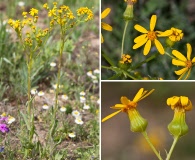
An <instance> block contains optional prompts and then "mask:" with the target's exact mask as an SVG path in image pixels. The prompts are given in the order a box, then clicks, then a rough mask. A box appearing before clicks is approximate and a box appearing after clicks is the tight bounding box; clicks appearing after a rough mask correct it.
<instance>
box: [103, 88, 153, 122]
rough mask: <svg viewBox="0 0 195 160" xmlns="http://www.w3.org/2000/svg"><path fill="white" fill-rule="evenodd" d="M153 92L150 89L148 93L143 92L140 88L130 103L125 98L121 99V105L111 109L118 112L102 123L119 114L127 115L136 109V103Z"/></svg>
mask: <svg viewBox="0 0 195 160" xmlns="http://www.w3.org/2000/svg"><path fill="white" fill-rule="evenodd" d="M153 91H154V89H152V90H151V91H150V92H148V91H144V88H141V89H140V90H139V91H138V92H137V94H136V95H135V97H134V99H133V100H132V101H131V100H129V99H128V98H127V97H121V104H116V105H115V106H113V107H111V108H113V109H118V111H116V112H114V113H112V114H110V115H108V116H106V117H105V118H103V119H102V122H105V121H106V120H108V119H110V118H112V117H113V116H115V115H116V114H118V113H120V112H125V113H128V114H129V112H131V111H134V109H136V107H137V102H139V101H140V100H142V99H144V98H146V97H147V96H149V95H150V94H151V93H152V92H153ZM147 92H148V93H147Z"/></svg>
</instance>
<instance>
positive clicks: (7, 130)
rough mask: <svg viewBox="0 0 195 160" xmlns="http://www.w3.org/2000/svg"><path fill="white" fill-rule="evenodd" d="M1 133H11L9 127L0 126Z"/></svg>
mask: <svg viewBox="0 0 195 160" xmlns="http://www.w3.org/2000/svg"><path fill="white" fill-rule="evenodd" d="M0 131H1V132H3V133H5V132H6V133H7V132H9V128H8V127H7V125H6V124H0Z"/></svg>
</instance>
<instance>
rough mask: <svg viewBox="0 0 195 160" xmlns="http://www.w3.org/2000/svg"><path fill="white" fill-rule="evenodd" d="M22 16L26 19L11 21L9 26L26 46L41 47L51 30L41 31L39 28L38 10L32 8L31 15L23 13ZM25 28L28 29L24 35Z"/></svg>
mask: <svg viewBox="0 0 195 160" xmlns="http://www.w3.org/2000/svg"><path fill="white" fill-rule="evenodd" d="M22 15H23V17H24V19H22V20H13V19H9V21H8V24H9V25H10V26H11V27H12V28H13V29H14V30H15V31H16V32H17V34H18V36H19V37H20V40H22V41H24V44H25V45H27V46H29V47H31V46H33V44H35V45H38V46H40V45H41V44H42V39H43V37H45V36H46V35H47V34H48V32H49V29H48V28H46V29H39V28H38V27H37V25H36V23H37V20H38V10H37V9H35V8H32V9H30V12H29V13H28V12H23V13H22ZM24 27H26V29H27V31H25V33H22V30H23V28H24Z"/></svg>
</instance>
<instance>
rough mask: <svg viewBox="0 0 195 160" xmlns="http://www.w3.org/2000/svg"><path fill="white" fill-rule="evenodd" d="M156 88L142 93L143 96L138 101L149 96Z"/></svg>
mask: <svg viewBox="0 0 195 160" xmlns="http://www.w3.org/2000/svg"><path fill="white" fill-rule="evenodd" d="M154 90H155V89H152V90H151V91H150V92H148V93H147V94H145V95H144V94H142V97H141V98H140V99H139V100H138V101H140V100H142V99H144V98H146V97H147V96H149V95H150V94H152V92H154Z"/></svg>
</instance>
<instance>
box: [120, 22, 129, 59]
mask: <svg viewBox="0 0 195 160" xmlns="http://www.w3.org/2000/svg"><path fill="white" fill-rule="evenodd" d="M128 24H129V21H125V28H124V31H123V39H122V46H121V58H122V55H123V54H124V42H125V34H126V31H127V26H128Z"/></svg>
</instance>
